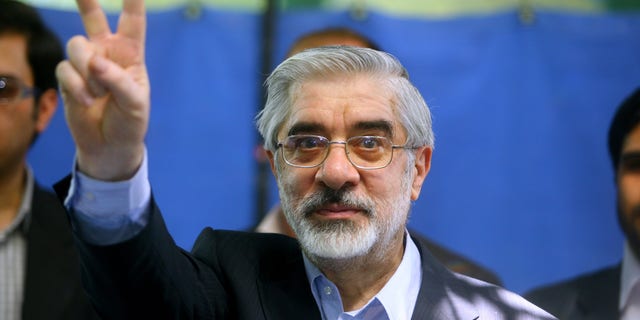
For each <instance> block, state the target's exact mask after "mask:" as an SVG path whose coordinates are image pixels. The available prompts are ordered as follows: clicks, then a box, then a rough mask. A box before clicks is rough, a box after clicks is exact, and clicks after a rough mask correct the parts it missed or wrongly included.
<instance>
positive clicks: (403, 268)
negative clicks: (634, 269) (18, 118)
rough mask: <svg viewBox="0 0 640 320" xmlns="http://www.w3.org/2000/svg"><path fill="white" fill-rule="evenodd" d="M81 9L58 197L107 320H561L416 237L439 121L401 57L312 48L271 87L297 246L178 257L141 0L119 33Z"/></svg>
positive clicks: (274, 133) (225, 244)
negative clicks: (69, 140)
mask: <svg viewBox="0 0 640 320" xmlns="http://www.w3.org/2000/svg"><path fill="white" fill-rule="evenodd" d="M78 3H79V8H80V14H81V16H82V19H83V22H84V25H85V29H86V31H87V36H88V38H85V37H81V36H76V37H73V38H72V39H71V40H70V41H69V43H68V46H67V48H68V56H69V60H67V61H63V62H62V63H61V64H60V65H59V66H58V70H57V72H58V77H59V80H60V87H61V89H62V93H63V98H64V101H65V108H66V115H67V121H68V123H69V127H70V129H71V132H72V134H73V137H74V140H75V142H76V149H77V158H76V167H75V168H76V170H75V172H74V173H73V176H72V181H71V184H69V183H68V182H69V181H64V182H62V183H61V184H59V185H58V186H57V190H59V192H60V191H62V192H66V191H69V194H68V195H66V196H65V195H62V196H63V197H65V199H66V201H65V203H66V204H67V206H68V208H69V212H70V216H71V219H72V221H73V223H74V224H75V228H74V230H75V232H76V236H77V242H76V243H77V245H78V247H79V250H80V253H81V254H80V255H81V259H82V261H83V263H82V265H83V268H84V269H83V271H84V272H85V274H86V278H85V279H87V280H88V281H87V282H86V283H85V284H86V287H87V290H88V292H89V294H90V295H91V297H92V301H94V302H95V304H96V308H97V309H98V310H99V312H100V313H101V315H103V316H104V317H105V318H107V319H141V318H145V319H166V318H170V319H301V318H303V319H320V318H323V319H352V317H354V316H355V317H356V318H357V319H411V318H413V319H485V318H486V319H552V318H553V317H551V316H550V315H548V314H547V313H546V312H544V311H542V310H541V309H539V308H537V307H535V306H533V305H531V304H530V303H528V302H527V301H526V300H524V299H523V298H521V297H519V296H517V295H515V294H513V293H511V292H508V291H506V290H504V289H501V288H499V287H496V286H493V285H489V284H487V283H484V282H481V281H479V280H475V279H471V278H468V277H465V276H461V275H457V274H453V273H451V272H450V271H448V270H447V269H446V268H444V267H443V266H441V265H440V264H439V263H438V262H437V261H436V260H435V259H434V258H433V257H432V256H431V255H430V254H429V252H428V250H426V249H425V246H424V245H423V244H422V243H420V242H417V243H416V242H415V240H414V239H412V238H411V237H410V236H409V235H408V234H407V232H406V221H407V216H408V214H409V209H410V205H411V201H412V200H415V199H417V198H418V196H419V194H420V189H421V187H422V183H423V181H424V179H425V178H426V176H427V172H428V171H429V166H430V159H431V150H432V146H433V134H432V132H431V121H430V115H429V110H428V108H427V107H426V105H425V104H424V101H423V100H422V98H421V97H420V94H419V93H418V91H417V90H416V89H415V88H414V87H413V86H412V85H411V84H410V82H409V81H408V79H407V75H406V72H405V71H404V69H403V68H402V66H401V65H400V64H399V63H398V62H397V60H395V58H393V57H391V56H390V55H388V54H385V53H382V52H379V51H375V50H371V49H362V48H352V47H340V48H324V49H316V50H315V51H306V52H304V53H300V54H298V55H296V56H294V57H292V58H290V59H288V60H286V61H285V62H284V63H283V64H281V65H280V66H279V67H278V68H277V69H276V70H275V71H274V72H273V74H271V76H270V77H269V80H268V81H267V82H268V94H267V95H268V97H267V102H266V105H265V108H264V110H263V111H262V112H261V113H260V114H259V116H258V119H257V120H258V128H259V130H260V132H261V134H262V135H263V137H264V138H265V149H266V150H267V152H268V153H267V155H268V157H269V161H270V164H271V167H272V170H273V172H274V174H275V175H276V180H277V182H278V185H279V188H280V196H281V203H282V206H283V208H284V212H285V214H286V215H287V219H288V221H289V224H290V225H291V226H292V227H293V229H294V231H295V233H296V235H297V236H298V240H299V244H298V242H296V241H295V240H294V239H292V238H289V237H285V236H281V235H274V234H257V233H244V232H232V231H213V230H212V229H210V228H207V229H205V230H204V231H203V233H202V234H201V235H200V237H199V238H198V240H197V241H196V244H195V245H194V248H193V251H192V253H186V252H184V251H182V250H181V249H180V248H178V247H177V246H176V245H175V244H174V243H173V241H172V239H171V237H170V236H169V234H168V232H167V230H166V228H165V227H164V224H163V222H162V216H161V214H160V211H159V209H158V208H157V206H156V204H155V202H154V200H153V199H152V197H151V193H150V186H149V181H148V179H147V177H146V175H147V162H146V161H147V159H146V156H145V145H144V136H145V132H146V129H147V125H148V119H149V110H150V101H149V92H150V89H149V81H148V76H147V72H146V68H145V65H144V30H145V13H144V2H143V1H142V0H129V1H125V2H124V6H123V13H122V14H121V16H120V22H119V26H118V30H117V32H115V33H112V32H111V31H110V30H109V26H108V24H107V20H106V18H105V15H104V13H103V12H102V11H101V9H100V7H99V5H98V4H97V2H96V1H95V0H79V1H78ZM187 214H188V213H187ZM225 214H231V213H225Z"/></svg>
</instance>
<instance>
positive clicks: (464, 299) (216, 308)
mask: <svg viewBox="0 0 640 320" xmlns="http://www.w3.org/2000/svg"><path fill="white" fill-rule="evenodd" d="M56 190H58V191H59V196H60V197H61V198H64V196H65V195H64V193H65V192H66V190H68V185H66V186H65V185H58V186H57V188H56ZM60 192H62V194H60ZM187 214H188V213H187ZM75 241H76V244H77V246H78V252H79V254H80V257H81V260H82V262H83V263H82V266H83V269H82V272H83V279H84V280H86V282H85V287H86V289H87V291H88V293H89V294H90V296H91V297H92V299H93V301H95V306H96V309H97V310H98V311H99V313H100V315H101V316H103V317H104V318H105V319H118V320H123V319H247V320H260V319H277V320H283V319H284V320H286V319H320V313H319V310H318V307H317V305H316V302H315V300H314V299H313V296H312V293H311V290H310V285H309V281H308V280H307V277H306V274H305V268H304V265H303V258H302V252H301V250H300V248H299V246H298V242H297V241H296V240H294V239H292V238H289V237H287V236H283V235H276V234H259V233H247V232H238V231H214V230H212V229H211V228H206V229H205V230H204V231H203V232H202V233H201V234H200V236H199V237H198V239H197V240H196V244H195V246H194V248H193V250H192V252H191V253H188V252H186V251H184V250H182V249H180V248H179V247H177V246H176V245H175V243H174V242H173V240H172V239H171V236H170V235H169V233H168V232H167V230H166V227H165V225H164V222H163V220H162V216H161V214H160V211H159V209H158V208H157V207H156V205H155V202H154V201H152V202H151V208H150V216H149V221H148V225H147V226H146V227H145V228H144V229H143V230H142V231H141V232H140V233H139V234H137V235H136V236H134V237H133V238H132V239H130V240H127V241H125V242H122V243H118V244H114V245H109V246H96V245H91V244H89V243H86V242H84V241H82V239H79V238H77V237H76V238H75ZM414 241H416V244H417V246H418V248H419V250H420V256H421V259H422V272H423V278H422V285H421V289H420V293H419V296H418V299H417V303H416V306H415V309H414V313H413V319H416V320H417V319H469V320H471V319H553V318H552V317H551V316H548V315H544V314H542V313H541V312H540V310H539V309H538V308H536V307H534V306H532V305H531V304H530V303H528V302H527V301H525V300H524V299H522V298H521V297H518V296H516V295H514V294H512V293H510V292H508V291H506V290H504V289H502V288H500V287H497V286H494V285H490V284H487V283H485V282H481V281H479V280H475V279H471V278H467V277H465V276H461V275H457V274H454V273H452V272H451V271H449V270H447V269H446V268H445V267H444V266H442V265H441V264H440V263H438V262H437V260H436V259H435V258H434V257H433V256H432V255H431V254H430V253H429V252H428V250H427V249H426V245H425V244H424V243H422V242H420V241H419V240H417V239H414ZM521 316H522V317H521Z"/></svg>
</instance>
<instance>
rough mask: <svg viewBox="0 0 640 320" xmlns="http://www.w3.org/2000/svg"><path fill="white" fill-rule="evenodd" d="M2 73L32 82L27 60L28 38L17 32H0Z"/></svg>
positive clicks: (0, 73) (28, 82)
mask: <svg viewBox="0 0 640 320" xmlns="http://www.w3.org/2000/svg"><path fill="white" fill-rule="evenodd" d="M0 75H11V76H14V77H17V78H19V79H21V80H22V81H24V82H25V83H27V84H31V83H32V75H31V68H30V67H29V62H28V61H27V40H26V38H25V37H24V36H22V35H19V34H16V33H2V34H0Z"/></svg>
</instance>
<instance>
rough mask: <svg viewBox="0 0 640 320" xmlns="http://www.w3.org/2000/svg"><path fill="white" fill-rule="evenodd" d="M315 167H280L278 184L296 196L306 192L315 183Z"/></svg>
mask: <svg viewBox="0 0 640 320" xmlns="http://www.w3.org/2000/svg"><path fill="white" fill-rule="evenodd" d="M315 172H316V170H315V169H295V168H290V167H288V166H284V167H280V168H279V169H278V176H277V179H278V186H279V187H280V188H281V189H282V190H283V191H284V192H286V193H287V194H289V195H293V196H294V197H297V196H299V195H300V194H304V193H306V192H307V191H308V189H309V188H311V186H312V185H313V183H314V177H315Z"/></svg>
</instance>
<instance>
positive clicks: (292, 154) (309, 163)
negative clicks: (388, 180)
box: [276, 135, 415, 170]
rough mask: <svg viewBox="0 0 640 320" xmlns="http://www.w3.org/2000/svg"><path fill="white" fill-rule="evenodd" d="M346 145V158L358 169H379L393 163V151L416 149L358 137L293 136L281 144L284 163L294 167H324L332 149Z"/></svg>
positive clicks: (375, 138) (387, 140)
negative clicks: (338, 138)
mask: <svg viewBox="0 0 640 320" xmlns="http://www.w3.org/2000/svg"><path fill="white" fill-rule="evenodd" d="M332 144H342V145H344V150H345V152H346V154H347V159H349V162H351V164H353V165H354V166H355V167H356V168H360V169H367V170H371V169H380V168H384V167H386V166H388V165H389V163H391V160H392V159H393V150H394V149H415V147H407V146H406V145H394V144H393V143H392V142H391V140H389V139H388V138H385V137H379V136H355V137H351V138H349V139H347V141H329V139H327V138H325V137H322V136H313V135H294V136H288V137H286V138H285V139H284V140H283V141H282V142H280V143H278V145H277V147H276V150H277V149H281V150H282V157H283V158H284V161H285V162H286V163H287V164H288V165H290V166H293V167H298V168H313V167H317V166H319V165H321V164H322V163H324V161H325V160H326V159H327V156H328V155H329V146H331V145H332Z"/></svg>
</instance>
